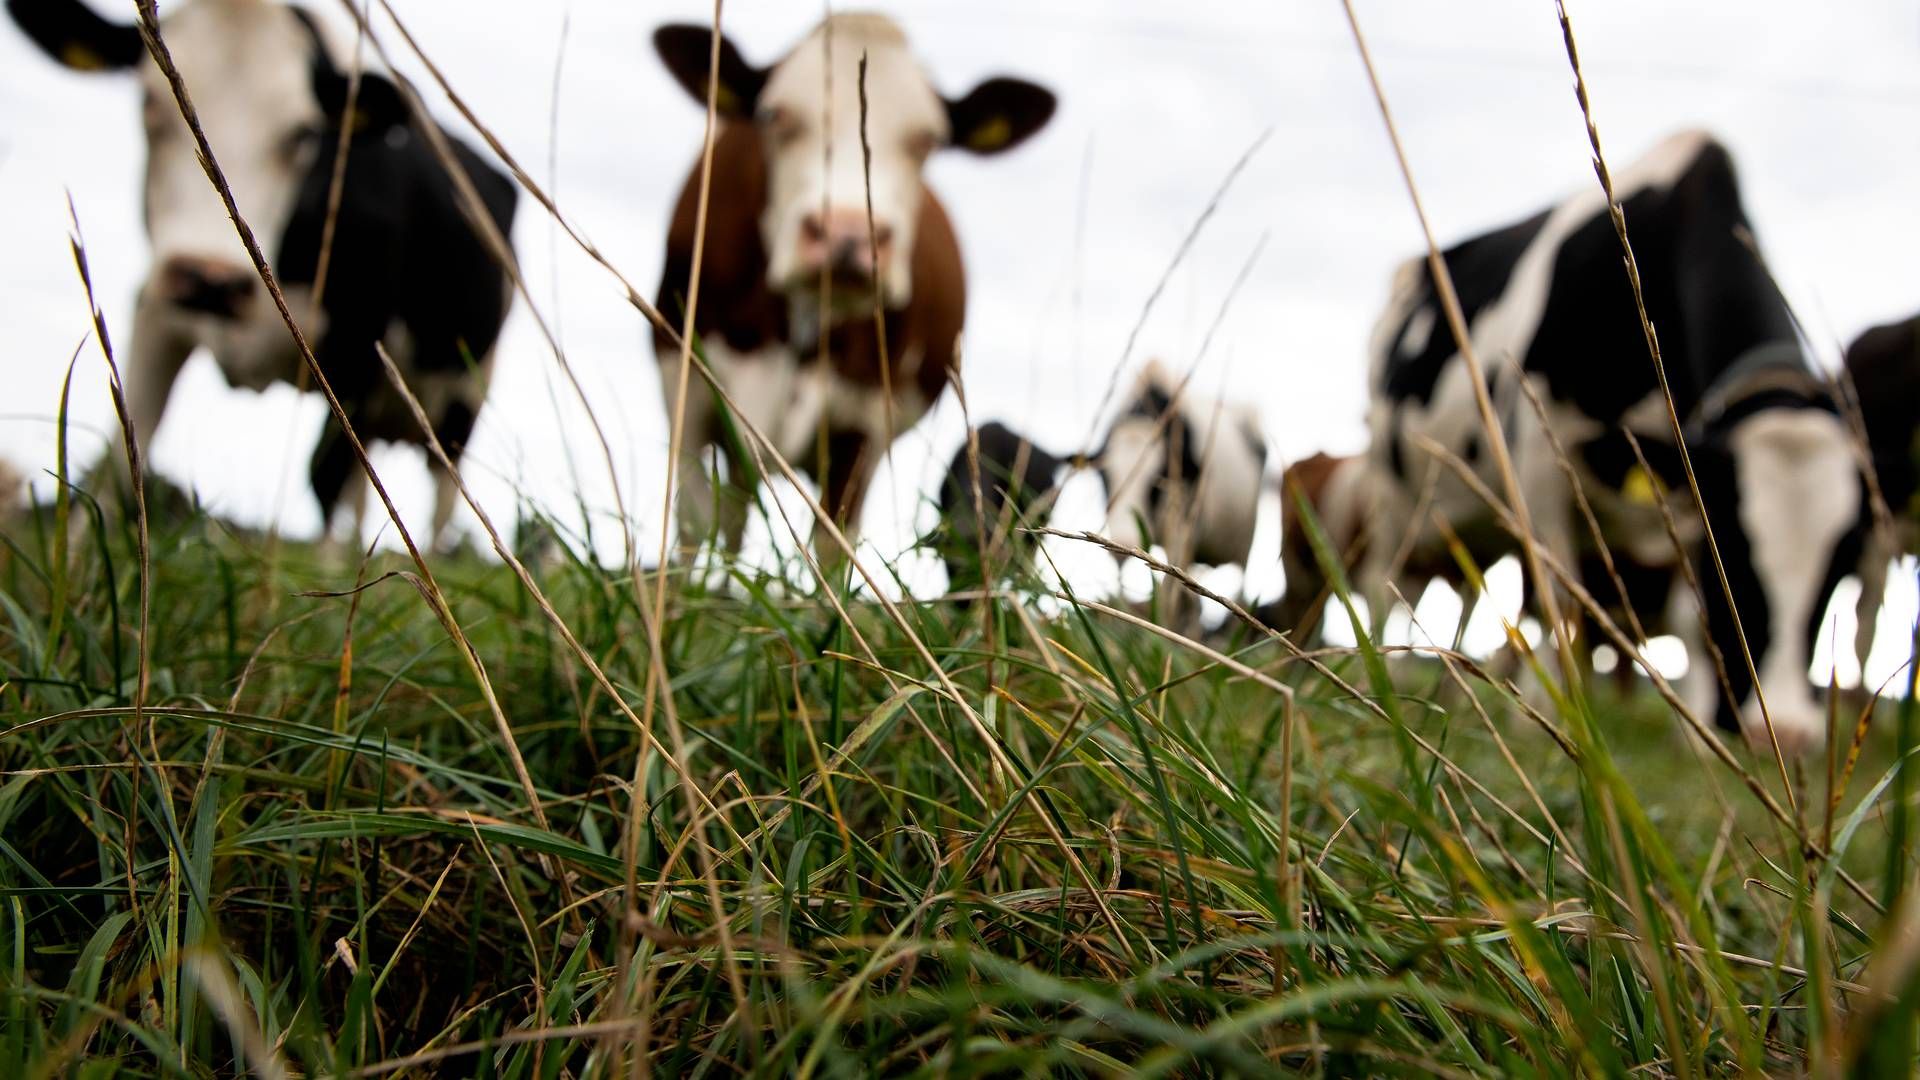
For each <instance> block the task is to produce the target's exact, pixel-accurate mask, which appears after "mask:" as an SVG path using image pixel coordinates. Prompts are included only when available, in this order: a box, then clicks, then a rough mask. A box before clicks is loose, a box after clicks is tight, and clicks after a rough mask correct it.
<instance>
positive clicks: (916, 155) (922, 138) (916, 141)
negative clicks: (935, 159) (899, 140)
mask: <svg viewBox="0 0 1920 1080" xmlns="http://www.w3.org/2000/svg"><path fill="white" fill-rule="evenodd" d="M939 146H940V136H939V135H938V134H937V133H935V132H933V131H916V132H914V133H913V134H911V135H909V136H907V153H908V154H909V155H911V156H912V158H913V159H914V160H915V161H925V160H927V156H928V155H930V154H932V153H933V152H934V150H936V149H938V148H939Z"/></svg>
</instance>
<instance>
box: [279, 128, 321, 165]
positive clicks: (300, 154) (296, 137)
mask: <svg viewBox="0 0 1920 1080" xmlns="http://www.w3.org/2000/svg"><path fill="white" fill-rule="evenodd" d="M325 134H326V132H324V131H322V130H321V128H320V125H318V124H299V125H296V126H295V127H294V128H293V129H291V130H289V131H288V132H287V134H286V136H285V138H284V139H283V140H282V142H281V147H280V152H281V154H282V155H283V156H284V157H285V158H286V159H287V160H288V161H292V162H299V161H301V160H303V159H304V158H305V157H306V156H307V154H308V152H309V151H311V150H313V149H314V148H316V147H318V146H319V145H320V138H321V136H323V135H325Z"/></svg>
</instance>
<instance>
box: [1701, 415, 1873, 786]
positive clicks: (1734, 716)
mask: <svg viewBox="0 0 1920 1080" xmlns="http://www.w3.org/2000/svg"><path fill="white" fill-rule="evenodd" d="M1718 427H1719V430H1717V431H1716V432H1714V433H1712V434H1711V435H1710V436H1709V438H1708V440H1707V443H1706V445H1705V446H1704V447H1703V448H1702V452H1701V453H1698V454H1696V455H1695V467H1696V470H1697V472H1698V474H1699V478H1700V487H1701V494H1702V496H1703V498H1704V499H1705V501H1706V508H1707V516H1708V521H1709V522H1710V524H1711V525H1712V527H1713V534H1714V540H1715V542H1716V544H1717V546H1718V548H1719V552H1720V557H1721V561H1722V563H1723V564H1724V565H1725V567H1726V572H1727V585H1728V589H1727V590H1723V589H1722V588H1721V586H1720V581H1719V578H1718V575H1717V574H1716V573H1715V571H1714V568H1713V565H1712V563H1711V562H1710V561H1707V560H1710V556H1705V557H1704V558H1703V561H1702V565H1701V568H1700V569H1701V586H1702V589H1703V591H1704V593H1705V598H1706V602H1707V615H1708V619H1707V622H1708V628H1709V631H1710V632H1711V634H1712V637H1713V644H1714V646H1715V647H1716V648H1717V649H1718V650H1719V652H1720V655H1721V656H1722V657H1723V658H1724V661H1725V664H1726V672H1727V681H1728V683H1729V685H1730V686H1731V689H1732V690H1733V694H1734V697H1733V699H1732V700H1728V699H1727V697H1726V696H1725V694H1724V692H1723V693H1722V694H1721V695H1720V700H1719V704H1718V708H1717V719H1718V720H1719V722H1720V725H1721V726H1722V727H1729V728H1731V727H1738V728H1739V730H1740V731H1741V732H1742V733H1743V734H1745V735H1746V737H1747V741H1748V742H1749V743H1751V744H1753V746H1754V747H1755V748H1756V749H1757V750H1760V751H1761V752H1763V753H1768V754H1770V753H1771V752H1772V748H1771V742H1770V739H1769V738H1768V734H1767V726H1766V719H1765V717H1763V716H1762V713H1761V708H1760V702H1759V700H1758V699H1757V698H1756V696H1755V694H1754V692H1753V687H1754V683H1753V679H1752V676H1751V675H1750V674H1749V672H1748V669H1747V662H1746V659H1745V656H1744V655H1743V653H1742V651H1741V635H1742V634H1743V633H1744V635H1745V639H1746V647H1747V649H1748V650H1750V651H1751V653H1752V657H1753V666H1754V668H1755V669H1756V670H1757V671H1758V673H1759V676H1760V683H1759V687H1760V693H1761V695H1763V696H1764V697H1765V698H1766V705H1767V708H1766V713H1767V714H1768V715H1770V716H1771V717H1772V720H1773V729H1774V733H1775V734H1777V735H1778V737H1779V740H1780V748H1781V750H1782V752H1784V753H1786V754H1789V755H1793V754H1797V753H1805V752H1808V751H1811V750H1815V749H1818V748H1819V747H1820V746H1821V745H1823V744H1824V742H1825V740H1826V729H1827V723H1826V714H1825V710H1824V709H1822V708H1821V705H1820V702H1819V701H1818V699H1816V698H1815V696H1814V694H1813V688H1812V684H1811V683H1810V682H1809V681H1808V678H1807V668H1808V665H1809V663H1810V662H1811V656H1812V645H1813V639H1812V635H1813V634H1814V632H1815V630H1816V627H1817V626H1818V621H1819V619H1820V618H1821V616H1822V615H1823V614H1824V612H1825V606H1826V600H1827V597H1826V596H1825V585H1826V574H1827V567H1828V565H1829V564H1830V562H1831V561H1832V559H1833V554H1834V550H1835V548H1836V546H1837V545H1838V544H1839V543H1840V541H1841V539H1842V537H1843V536H1844V535H1845V534H1846V533H1847V531H1848V530H1849V529H1851V528H1852V527H1853V525H1854V522H1855V520H1856V519H1857V518H1858V516H1859V513H1860V507H1861V502H1860V500H1861V490H1860V483H1861V482H1860V476H1859V471H1858V467H1857V465H1856V463H1855V457H1854V454H1853V450H1852V447H1851V446H1850V445H1849V442H1848V438H1849V437H1848V434H1847V431H1846V428H1845V425H1844V424H1843V423H1842V421H1841V419H1840V418H1839V417H1838V416H1836V415H1834V413H1833V412H1831V411H1829V410H1828V409H1826V408H1821V407H1814V406H1813V405H1810V404H1808V403H1805V402H1801V403H1790V404H1783V405H1781V406H1779V407H1771V408H1763V409H1759V410H1757V411H1754V412H1752V413H1751V414H1748V415H1745V416H1741V417H1736V418H1732V419H1731V420H1730V421H1728V422H1726V423H1724V424H1722V425H1718ZM1727 591H1731V593H1732V594H1733V600H1734V605H1735V609H1736V610H1738V612H1739V616H1740V618H1739V625H1738V626H1737V627H1736V626H1735V623H1734V620H1733V618H1732V616H1731V613H1730V612H1729V611H1728V609H1727V604H1726V597H1725V593H1726V592H1727ZM1699 659H1700V662H1708V660H1707V658H1705V657H1702V658H1699ZM1706 681H1708V682H1712V681H1713V680H1712V679H1708V680H1706Z"/></svg>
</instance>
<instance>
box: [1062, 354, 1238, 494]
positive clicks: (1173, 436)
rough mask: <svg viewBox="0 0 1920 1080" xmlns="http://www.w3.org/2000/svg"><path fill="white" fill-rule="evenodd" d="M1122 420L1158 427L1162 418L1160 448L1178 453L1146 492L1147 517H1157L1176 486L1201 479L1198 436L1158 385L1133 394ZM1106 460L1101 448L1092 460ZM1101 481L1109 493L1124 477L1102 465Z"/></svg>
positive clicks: (1190, 484) (1188, 488) (1184, 486)
mask: <svg viewBox="0 0 1920 1080" xmlns="http://www.w3.org/2000/svg"><path fill="white" fill-rule="evenodd" d="M1121 416H1122V417H1123V418H1127V417H1131V418H1138V419H1144V420H1150V421H1153V422H1154V423H1161V422H1162V419H1163V418H1164V426H1163V427H1162V428H1161V429H1160V438H1159V441H1160V445H1161V447H1162V448H1163V449H1165V450H1170V451H1177V453H1169V454H1167V455H1166V457H1167V460H1165V461H1163V462H1161V465H1160V470H1159V473H1158V474H1157V475H1156V476H1154V478H1153V486H1152V487H1150V488H1148V489H1147V513H1148V514H1149V515H1154V516H1157V515H1158V514H1159V513H1160V508H1161V507H1162V506H1163V505H1164V504H1165V503H1166V500H1167V494H1168V492H1170V491H1172V490H1173V489H1174V487H1175V486H1176V485H1178V486H1179V487H1180V488H1182V489H1183V490H1186V491H1192V490H1193V487H1194V484H1195V483H1196V482H1198V480H1199V479H1200V447H1199V446H1196V445H1195V443H1196V441H1197V433H1196V432H1195V431H1194V430H1193V427H1192V425H1190V424H1188V423H1187V416H1186V413H1185V412H1184V411H1183V410H1181V409H1177V408H1175V407H1174V403H1173V397H1172V395H1170V394H1168V393H1167V391H1166V389H1165V388H1163V387H1161V386H1159V385H1158V384H1152V383H1150V384H1148V385H1147V386H1146V387H1145V388H1143V389H1142V390H1141V391H1140V392H1139V393H1138V394H1136V395H1135V396H1134V398H1133V400H1132V401H1129V402H1128V403H1127V407H1126V409H1125V410H1123V411H1122V412H1121ZM1106 456H1107V448H1106V446H1105V445H1102V446H1101V448H1100V450H1099V452H1098V453H1097V454H1096V455H1095V457H1096V458H1097V459H1098V460H1100V461H1102V462H1103V463H1104V462H1105V460H1106ZM1265 459H1266V453H1265V450H1264V448H1263V449H1262V452H1261V460H1262V462H1263V463H1264V461H1265ZM1129 468H1131V465H1129ZM1100 479H1101V481H1102V482H1103V483H1104V484H1105V485H1106V488H1107V490H1108V491H1112V490H1113V489H1114V485H1115V484H1117V483H1119V482H1120V481H1122V480H1125V479H1126V477H1125V476H1116V475H1113V474H1112V472H1111V471H1110V466H1108V465H1106V464H1102V465H1101V466H1100Z"/></svg>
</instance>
